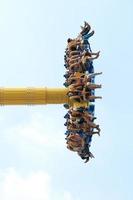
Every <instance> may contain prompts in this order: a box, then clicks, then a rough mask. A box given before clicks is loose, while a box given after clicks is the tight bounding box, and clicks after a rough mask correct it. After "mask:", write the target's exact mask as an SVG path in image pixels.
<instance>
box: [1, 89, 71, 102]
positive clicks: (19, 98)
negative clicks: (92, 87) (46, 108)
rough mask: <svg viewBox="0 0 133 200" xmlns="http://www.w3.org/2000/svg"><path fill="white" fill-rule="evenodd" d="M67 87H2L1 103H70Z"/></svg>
mask: <svg viewBox="0 0 133 200" xmlns="http://www.w3.org/2000/svg"><path fill="white" fill-rule="evenodd" d="M67 92H68V89H66V88H47V87H44V88H32V87H29V88H0V105H43V104H64V103H69V99H68V97H67Z"/></svg>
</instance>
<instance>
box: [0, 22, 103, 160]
mask: <svg viewBox="0 0 133 200" xmlns="http://www.w3.org/2000/svg"><path fill="white" fill-rule="evenodd" d="M81 29H82V30H81V32H80V34H79V35H78V37H76V38H75V39H70V38H69V39H68V40H67V47H66V49H65V55H64V61H65V64H64V67H65V68H66V72H65V74H64V77H65V82H64V83H63V85H64V86H65V87H62V88H47V87H35V88H34V87H26V88H11V87H9V88H4V87H1V88H0V105H8V106H13V105H18V106H19V105H47V104H63V105H64V107H65V108H66V109H67V113H66V115H65V116H64V118H65V119H66V122H65V124H64V125H65V126H66V128H67V130H66V132H65V135H66V138H65V139H66V145H67V148H68V149H69V150H71V151H73V152H76V153H77V154H78V155H79V156H80V158H81V159H83V160H85V162H88V161H89V158H93V157H94V156H93V154H92V153H91V152H90V150H89V149H90V146H91V141H92V136H93V135H94V134H98V135H100V131H101V130H100V128H99V125H97V124H95V123H94V120H95V119H96V117H95V116H94V114H95V105H94V103H95V99H101V97H99V96H95V89H98V88H101V85H98V84H95V76H97V75H100V74H102V72H100V73H95V72H94V65H93V60H95V59H97V58H98V57H99V53H100V52H96V53H94V52H92V50H91V47H90V43H89V41H88V40H89V38H90V37H91V36H93V34H94V31H91V32H90V30H91V26H90V25H89V24H88V23H87V22H85V23H84V26H81Z"/></svg>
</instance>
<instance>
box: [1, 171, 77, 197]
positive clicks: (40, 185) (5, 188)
mask: <svg viewBox="0 0 133 200" xmlns="http://www.w3.org/2000/svg"><path fill="white" fill-rule="evenodd" d="M51 181H52V179H51V177H50V176H49V174H48V173H46V172H44V171H37V172H31V173H30V174H29V175H27V176H26V175H21V174H20V173H18V172H17V171H16V170H15V169H14V168H10V169H7V170H4V171H0V200H18V199H19V200H52V199H55V200H56V199H57V200H73V199H74V198H73V197H72V195H71V193H70V192H68V191H63V192H62V191H59V193H60V194H62V195H60V194H59V193H58V194H57V195H56V197H54V195H53V194H55V193H57V191H54V188H52V182H51Z"/></svg>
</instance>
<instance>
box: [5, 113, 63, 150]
mask: <svg viewBox="0 0 133 200" xmlns="http://www.w3.org/2000/svg"><path fill="white" fill-rule="evenodd" d="M51 124H52V121H51V119H50V118H48V117H47V118H45V117H44V116H42V115H41V114H34V115H32V117H31V119H30V121H28V122H26V123H25V124H21V125H17V126H15V127H12V128H9V129H8V130H7V138H8V139H9V140H10V141H12V142H15V143H16V142H18V141H21V142H25V143H29V144H31V145H45V146H50V147H51V146H52V147H59V146H63V145H64V143H63V137H64V135H63V134H62V132H61V131H60V130H59V128H58V127H56V124H54V125H53V126H52V125H51ZM53 130H54V131H53ZM55 134H56V135H55ZM54 136H56V137H54Z"/></svg>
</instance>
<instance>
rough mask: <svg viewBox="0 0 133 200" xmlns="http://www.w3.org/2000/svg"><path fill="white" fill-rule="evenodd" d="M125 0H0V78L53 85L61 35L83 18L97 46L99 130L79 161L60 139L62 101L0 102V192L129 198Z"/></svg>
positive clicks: (28, 196) (1, 82) (131, 97)
mask: <svg viewBox="0 0 133 200" xmlns="http://www.w3.org/2000/svg"><path fill="white" fill-rule="evenodd" d="M132 7H133V2H132V1H131V0H127V1H125V0H123V1H120V0H117V1H115V0H108V1H105V0H93V1H89V0H82V1H79V2H78V1H76V0H73V1H70V0H67V1H64V0H57V1H45V0H38V1H35V0H23V1H17V0H1V1H0V66H1V73H0V86H1V87H9V86H10V87H17V86H18V87H21V86H27V87H28V86H33V87H35V86H36V87H37V86H48V87H60V86H62V83H63V81H64V79H63V74H64V71H65V69H64V67H63V62H64V61H63V56H64V49H65V47H66V41H67V38H68V37H72V38H74V37H76V36H77V34H78V33H79V31H80V25H82V24H83V21H84V20H86V21H88V22H89V23H90V24H91V26H92V29H94V30H95V35H94V36H93V37H92V38H91V40H90V43H91V47H92V49H93V51H98V50H100V51H101V56H100V58H99V59H98V60H96V61H95V63H94V64H95V71H98V72H100V71H103V76H101V77H98V78H97V82H98V83H102V84H103V89H102V90H100V91H97V94H101V95H102V96H103V99H102V101H96V116H97V118H98V119H97V123H99V124H100V125H101V129H102V132H101V137H97V136H95V137H94V138H93V142H92V146H91V151H92V152H93V153H94V155H95V159H93V160H91V162H90V163H89V164H86V165H85V164H84V163H83V162H82V160H80V158H79V157H78V156H77V155H76V154H75V153H72V152H69V151H68V150H67V149H66V147H65V140H64V137H65V136H64V134H63V133H64V132H65V127H64V126H63V124H64V119H63V116H64V114H65V113H66V111H65V110H64V108H63V107H62V105H47V106H29V107H28V106H20V107H19V106H14V107H10V106H7V107H1V108H0V110H1V111H0V113H1V115H0V128H1V131H0V199H1V200H7V199H8V200H9V199H11V200H12V199H13V200H17V199H20V200H21V199H25V200H36V199H37V200H52V199H54V200H56V199H58V200H60V199H61V200H81V199H93V200H105V199H108V200H112V199H113V200H118V199H120V200H125V199H126V200H131V199H132V182H133V181H132V180H133V173H132V169H133V145H132V141H133V134H132V119H133V106H132V102H133V94H132V85H133V81H132V80H133V79H132V74H133V68H132V63H133V62H132V52H133V47H132V35H133V28H132V19H133V14H132Z"/></svg>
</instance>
